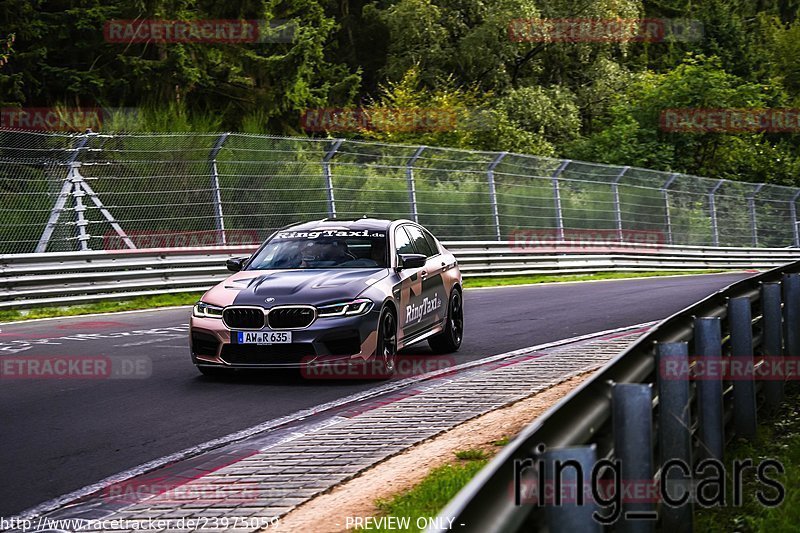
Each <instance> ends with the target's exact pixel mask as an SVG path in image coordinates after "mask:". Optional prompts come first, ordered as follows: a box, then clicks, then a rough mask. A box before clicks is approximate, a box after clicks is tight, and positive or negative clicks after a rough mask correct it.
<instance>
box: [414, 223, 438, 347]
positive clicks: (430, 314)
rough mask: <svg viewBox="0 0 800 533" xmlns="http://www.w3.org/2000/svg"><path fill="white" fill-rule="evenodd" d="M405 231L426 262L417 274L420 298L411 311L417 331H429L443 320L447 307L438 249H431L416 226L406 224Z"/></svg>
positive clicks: (421, 231)
mask: <svg viewBox="0 0 800 533" xmlns="http://www.w3.org/2000/svg"><path fill="white" fill-rule="evenodd" d="M405 229H406V231H407V232H408V236H409V237H410V238H411V243H412V244H413V245H414V250H415V251H416V253H418V254H422V255H424V256H425V257H426V258H427V260H426V262H425V268H423V269H421V270H420V272H419V276H420V280H421V282H422V283H421V289H422V291H421V298H420V299H418V301H417V302H415V305H416V307H415V308H414V309H413V310H412V316H413V318H415V319H417V320H418V326H419V327H418V328H415V330H417V331H422V330H426V329H429V328H431V327H433V326H437V325H439V324H440V323H441V322H442V321H443V320H444V315H445V312H446V307H447V293H446V291H445V288H444V282H443V280H442V265H441V260H440V258H439V257H438V256H439V248H438V247H435V248H434V247H432V246H431V245H430V243H429V241H428V239H426V237H425V234H424V233H423V230H422V229H421V228H419V227H418V226H415V225H412V224H407V225H405Z"/></svg>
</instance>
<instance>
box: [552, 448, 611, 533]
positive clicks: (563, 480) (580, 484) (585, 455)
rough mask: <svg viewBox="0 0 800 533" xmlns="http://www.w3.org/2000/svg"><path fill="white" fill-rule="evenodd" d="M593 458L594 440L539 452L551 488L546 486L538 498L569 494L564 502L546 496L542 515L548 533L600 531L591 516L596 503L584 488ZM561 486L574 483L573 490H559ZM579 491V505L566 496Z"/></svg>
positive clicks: (594, 455)
mask: <svg viewBox="0 0 800 533" xmlns="http://www.w3.org/2000/svg"><path fill="white" fill-rule="evenodd" d="M596 462H597V451H596V448H595V445H594V444H592V445H590V446H575V447H571V448H559V449H555V450H547V451H545V452H544V453H543V454H542V457H541V463H539V464H540V465H541V466H542V467H543V468H544V474H545V479H546V482H547V483H548V484H550V487H551V490H549V491H548V490H546V489H545V494H544V495H540V498H541V497H542V496H545V497H546V496H548V495H551V496H555V494H556V493H557V494H559V495H563V494H564V493H566V494H567V498H568V499H567V501H566V502H564V501H561V502H551V501H547V500H545V503H544V505H545V515H546V517H547V528H548V531H549V532H550V533H572V532H573V531H589V532H594V533H601V532H602V530H603V529H602V527H601V526H600V522H598V521H597V520H595V519H594V518H593V517H592V514H593V513H594V512H596V511H597V505H596V504H595V503H594V502H592V501H588V498H591V497H592V495H591V491H587V490H586V488H587V487H588V486H589V483H591V479H592V477H591V472H592V469H593V468H594V465H595V463H596ZM579 474H580V475H579ZM562 486H563V487H566V488H572V487H575V490H573V491H569V490H566V491H565V490H559V489H561V487H562ZM554 488H555V490H553V489H554ZM578 494H582V495H583V496H584V497H585V498H586V499H584V500H583V501H582V502H580V503H582V505H578V503H579V502H578V501H575V502H572V501H570V499H569V498H570V496H574V497H576V498H577V495H578Z"/></svg>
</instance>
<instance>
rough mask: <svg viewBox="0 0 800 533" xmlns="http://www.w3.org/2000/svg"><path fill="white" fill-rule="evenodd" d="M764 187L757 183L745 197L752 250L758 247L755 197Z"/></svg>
mask: <svg viewBox="0 0 800 533" xmlns="http://www.w3.org/2000/svg"><path fill="white" fill-rule="evenodd" d="M763 187H764V184H763V183H759V184H758V185H757V186H756V188H755V190H753V193H752V194H750V195H749V196H748V197H747V207H748V210H749V211H750V234H751V236H752V239H751V242H752V243H753V248H755V247H757V246H758V222H757V220H756V195H757V194H758V193H759V192H760V191H761V189H762V188H763Z"/></svg>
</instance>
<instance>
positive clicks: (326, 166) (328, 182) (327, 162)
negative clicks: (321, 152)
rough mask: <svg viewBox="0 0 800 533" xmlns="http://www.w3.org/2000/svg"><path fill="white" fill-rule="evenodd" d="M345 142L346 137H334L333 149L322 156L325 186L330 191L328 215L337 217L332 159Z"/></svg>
mask: <svg viewBox="0 0 800 533" xmlns="http://www.w3.org/2000/svg"><path fill="white" fill-rule="evenodd" d="M343 142H344V139H334V141H333V145H332V146H331V149H330V150H328V151H327V152H326V153H325V157H323V158H322V174H323V175H324V177H325V188H326V189H327V192H328V217H329V218H336V201H335V199H334V197H333V175H332V174H331V159H333V156H335V155H336V151H337V150H338V149H339V147H340V146H341V145H342V143H343Z"/></svg>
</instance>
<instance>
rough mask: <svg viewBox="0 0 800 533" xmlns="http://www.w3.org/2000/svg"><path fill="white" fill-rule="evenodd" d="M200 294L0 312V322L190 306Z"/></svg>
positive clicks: (161, 295)
mask: <svg viewBox="0 0 800 533" xmlns="http://www.w3.org/2000/svg"><path fill="white" fill-rule="evenodd" d="M202 294H203V293H202V292H179V293H175V294H157V295H153V296H138V297H136V298H131V299H130V300H119V301H114V302H99V303H91V304H86V305H70V306H63V307H36V308H33V309H11V310H0V322H13V321H18V320H30V319H33V318H49V317H54V316H77V315H88V314H93V313H113V312H115V311H134V310H136V309H151V308H155V307H171V306H174V305H191V304H193V303H195V302H196V301H197V300H198V299H199V298H200V296H202Z"/></svg>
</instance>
